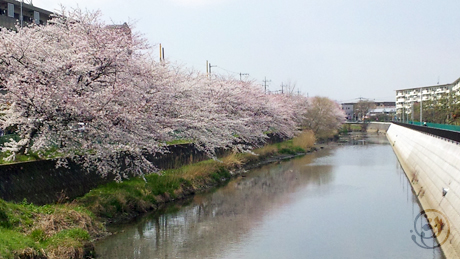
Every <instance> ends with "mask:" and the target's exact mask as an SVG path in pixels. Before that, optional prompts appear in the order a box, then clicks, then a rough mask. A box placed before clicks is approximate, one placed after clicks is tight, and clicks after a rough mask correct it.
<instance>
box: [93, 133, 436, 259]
mask: <svg viewBox="0 0 460 259" xmlns="http://www.w3.org/2000/svg"><path fill="white" fill-rule="evenodd" d="M347 142H348V143H349V144H345V145H339V146H337V147H333V148H327V149H324V150H321V151H319V152H317V153H314V154H311V155H307V156H304V157H301V158H298V159H294V160H291V161H287V162H281V163H278V164H272V165H268V166H265V167H262V168H260V169H256V170H252V171H251V172H249V173H248V174H247V176H246V177H240V178H238V179H235V180H233V181H231V182H229V183H228V185H226V186H225V187H222V188H219V189H217V190H215V191H214V192H212V193H208V194H204V195H197V196H195V197H194V198H193V199H192V200H190V201H189V202H188V204H185V205H176V206H174V207H172V208H169V210H168V211H167V212H164V213H162V214H152V215H147V216H145V217H143V218H141V219H140V220H138V221H137V222H135V223H132V224H129V225H123V226H118V227H116V228H115V229H113V230H114V231H117V232H118V233H117V234H115V235H112V236H110V237H109V238H107V239H104V240H102V241H100V242H99V243H97V244H96V251H97V253H98V254H99V255H100V258H111V259H116V258H138V259H141V258H142V259H144V258H145V259H147V258H264V259H265V258H277V259H278V258H444V257H443V255H442V252H441V251H440V250H439V248H436V249H423V248H420V247H419V246H417V245H416V244H415V243H414V242H413V240H412V239H411V236H412V232H411V230H413V229H414V219H415V218H416V217H417V215H418V213H419V212H420V207H419V205H418V203H417V201H416V198H415V197H414V195H413V193H412V191H411V189H410V185H409V183H408V181H407V179H406V177H405V175H404V173H403V171H402V169H401V168H400V165H399V163H398V161H397V159H396V157H395V155H394V154H393V151H392V149H391V147H390V145H389V144H388V143H387V141H386V139H385V137H384V136H382V135H381V136H380V137H379V136H371V137H365V138H360V137H354V138H353V139H352V140H351V141H347ZM350 143H351V144H350Z"/></svg>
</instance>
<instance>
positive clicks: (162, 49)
mask: <svg viewBox="0 0 460 259" xmlns="http://www.w3.org/2000/svg"><path fill="white" fill-rule="evenodd" d="M164 61H165V48H162V47H161V43H160V62H164Z"/></svg>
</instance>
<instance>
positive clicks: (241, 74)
mask: <svg viewBox="0 0 460 259" xmlns="http://www.w3.org/2000/svg"><path fill="white" fill-rule="evenodd" d="M241 76H249V74H243V73H240V81H241Z"/></svg>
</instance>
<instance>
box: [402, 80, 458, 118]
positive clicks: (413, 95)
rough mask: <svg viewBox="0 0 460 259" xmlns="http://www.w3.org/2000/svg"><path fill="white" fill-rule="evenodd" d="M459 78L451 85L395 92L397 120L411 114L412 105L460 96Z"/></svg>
mask: <svg viewBox="0 0 460 259" xmlns="http://www.w3.org/2000/svg"><path fill="white" fill-rule="evenodd" d="M459 89H460V78H459V79H457V80H456V81H455V82H453V83H451V84H443V85H432V86H423V87H414V88H407V89H400V90H396V114H397V116H398V118H400V119H401V118H403V117H404V116H406V115H408V114H411V112H412V107H413V104H414V103H420V102H424V101H433V100H436V99H439V98H441V97H442V96H445V95H447V94H455V95H456V96H458V95H459V94H460V91H459Z"/></svg>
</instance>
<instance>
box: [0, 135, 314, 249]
mask: <svg viewBox="0 0 460 259" xmlns="http://www.w3.org/2000/svg"><path fill="white" fill-rule="evenodd" d="M313 143H314V137H313V135H312V134H307V135H305V134H303V135H300V136H299V137H298V138H295V139H293V140H289V141H285V142H282V143H278V144H274V145H268V146H265V147H263V148H261V149H257V150H255V151H254V154H249V153H246V154H232V155H229V156H226V157H224V158H221V159H220V161H217V160H207V161H203V162H199V163H196V164H192V165H187V166H184V167H181V168H178V169H173V170H166V171H163V172H161V173H160V174H150V175H147V176H145V179H141V178H133V179H130V180H127V181H124V182H122V183H115V182H113V183H109V184H105V185H102V186H99V187H98V188H96V189H93V190H92V191H90V192H89V193H88V194H86V195H85V196H83V197H81V198H78V199H76V200H74V201H72V202H68V203H65V204H58V205H45V206H35V205H32V204H27V202H23V203H21V204H14V203H8V202H4V201H1V203H0V219H1V224H0V258H89V257H93V256H94V247H93V245H92V242H93V241H94V240H97V239H99V238H101V237H104V236H106V235H108V234H109V233H107V231H106V225H107V224H112V223H117V222H127V221H129V220H131V219H133V218H135V217H136V216H139V215H141V214H143V213H146V212H148V211H155V210H157V209H159V208H162V207H163V206H165V205H166V204H168V203H171V202H174V201H176V200H181V199H184V198H186V197H190V196H191V195H193V194H195V193H200V192H205V191H207V190H209V189H211V188H214V187H216V186H219V185H222V184H224V183H225V182H227V181H228V180H229V179H231V178H232V177H235V176H238V175H241V174H244V172H245V170H247V169H249V168H253V167H257V166H260V165H262V164H266V163H272V162H275V161H279V160H283V159H290V158H292V157H295V156H298V155H303V154H305V153H306V152H312V151H314V150H316V148H315V147H313Z"/></svg>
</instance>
